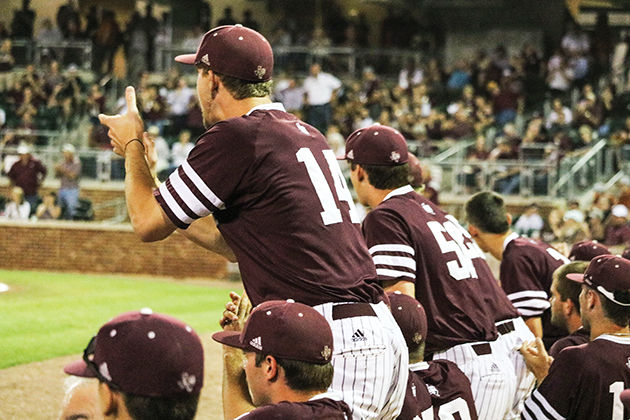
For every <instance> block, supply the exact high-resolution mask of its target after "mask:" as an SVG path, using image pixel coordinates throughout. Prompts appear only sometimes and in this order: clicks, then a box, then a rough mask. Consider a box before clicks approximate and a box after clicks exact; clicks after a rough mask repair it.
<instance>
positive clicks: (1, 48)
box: [0, 38, 15, 73]
mask: <svg viewBox="0 0 630 420" xmlns="http://www.w3.org/2000/svg"><path fill="white" fill-rule="evenodd" d="M11 46H12V43H11V40H10V39H8V38H7V39H4V40H3V41H2V43H1V44H0V73H4V72H9V71H11V70H13V66H14V64H15V58H13V53H12V52H11Z"/></svg>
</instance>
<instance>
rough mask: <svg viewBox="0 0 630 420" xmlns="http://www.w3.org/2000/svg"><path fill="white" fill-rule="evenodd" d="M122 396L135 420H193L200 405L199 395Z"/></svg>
mask: <svg viewBox="0 0 630 420" xmlns="http://www.w3.org/2000/svg"><path fill="white" fill-rule="evenodd" d="M122 395H123V399H124V401H125V406H126V407H127V411H128V412H129V415H130V416H131V418H132V419H134V420H192V419H194V418H195V414H196V413H197V405H198V403H199V394H182V395H176V396H174V397H145V396H143V395H133V394H125V393H124V392H123V393H122Z"/></svg>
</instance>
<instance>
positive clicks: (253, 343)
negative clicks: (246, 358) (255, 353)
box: [249, 336, 262, 350]
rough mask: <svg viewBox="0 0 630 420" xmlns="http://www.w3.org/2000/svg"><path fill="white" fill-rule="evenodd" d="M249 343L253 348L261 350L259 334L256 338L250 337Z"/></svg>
mask: <svg viewBox="0 0 630 420" xmlns="http://www.w3.org/2000/svg"><path fill="white" fill-rule="evenodd" d="M249 345H250V346H252V347H253V348H255V349H257V350H262V340H261V338H260V336H258V337H256V338H252V339H251V340H249Z"/></svg>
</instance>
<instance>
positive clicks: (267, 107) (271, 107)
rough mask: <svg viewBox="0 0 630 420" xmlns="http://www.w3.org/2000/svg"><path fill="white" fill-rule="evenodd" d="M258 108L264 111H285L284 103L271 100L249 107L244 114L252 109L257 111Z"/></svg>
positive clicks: (249, 112)
mask: <svg viewBox="0 0 630 420" xmlns="http://www.w3.org/2000/svg"><path fill="white" fill-rule="evenodd" d="M258 110H264V111H284V112H286V110H285V109H284V105H282V103H280V102H272V103H270V104H261V105H256V106H255V107H253V108H252V109H250V110H249V111H248V112H247V114H245V115H249V114H251V113H252V112H254V111H258Z"/></svg>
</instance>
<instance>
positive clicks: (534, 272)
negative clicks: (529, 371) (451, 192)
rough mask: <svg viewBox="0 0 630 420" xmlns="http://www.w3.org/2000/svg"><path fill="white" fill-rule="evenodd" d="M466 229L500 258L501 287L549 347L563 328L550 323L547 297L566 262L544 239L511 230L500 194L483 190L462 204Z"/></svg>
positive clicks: (509, 220)
mask: <svg viewBox="0 0 630 420" xmlns="http://www.w3.org/2000/svg"><path fill="white" fill-rule="evenodd" d="M465 211H466V217H467V220H468V231H469V232H470V234H471V236H472V237H473V238H474V239H475V242H477V244H478V245H479V247H480V248H481V249H482V250H483V251H484V252H489V253H490V254H491V255H492V256H493V257H495V258H496V259H498V260H499V261H501V266H500V274H499V279H500V281H501V287H503V290H505V293H506V294H507V296H508V298H509V299H510V300H511V301H512V304H513V305H514V307H516V309H518V311H519V313H520V314H521V315H522V316H523V317H524V318H525V319H526V321H525V322H526V323H527V326H528V327H529V328H530V330H531V331H532V332H533V333H534V335H535V336H536V337H542V338H543V342H544V343H545V347H547V348H549V347H551V345H552V344H553V343H554V342H555V341H556V340H557V339H558V338H560V337H563V336H565V335H566V331H563V330H562V329H560V328H558V327H554V326H553V325H551V323H550V318H551V311H550V310H549V297H550V287H551V281H552V275H553V272H554V270H555V269H556V268H558V267H560V266H561V265H562V264H566V263H568V262H570V261H569V259H568V258H567V257H565V256H564V255H562V253H560V252H559V251H558V250H556V249H555V248H553V247H551V246H550V245H547V244H546V243H544V242H541V241H536V240H533V239H528V238H524V237H521V236H519V235H518V234H517V233H514V232H512V230H511V229H510V224H511V223H512V216H511V215H510V214H509V213H508V212H507V211H506V209H505V203H504V202H503V198H501V196H500V195H498V194H496V193H494V192H490V191H482V192H480V193H477V194H475V195H473V196H472V197H471V198H470V199H469V200H468V201H467V202H466V204H465Z"/></svg>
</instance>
